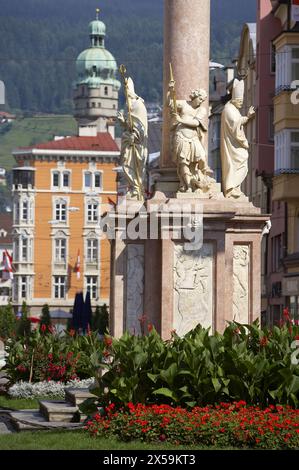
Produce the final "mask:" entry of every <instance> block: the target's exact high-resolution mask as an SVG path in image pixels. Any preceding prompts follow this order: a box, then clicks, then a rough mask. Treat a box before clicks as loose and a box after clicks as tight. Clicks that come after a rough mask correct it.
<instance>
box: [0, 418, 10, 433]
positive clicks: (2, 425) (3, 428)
mask: <svg viewBox="0 0 299 470" xmlns="http://www.w3.org/2000/svg"><path fill="white" fill-rule="evenodd" d="M11 432H12V431H11V429H10V427H9V425H8V424H7V423H6V422H4V421H2V420H1V419H0V435H1V434H10V433H11Z"/></svg>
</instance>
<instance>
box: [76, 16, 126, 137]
mask: <svg viewBox="0 0 299 470" xmlns="http://www.w3.org/2000/svg"><path fill="white" fill-rule="evenodd" d="M89 36H90V47H89V49H86V50H85V51H83V52H81V54H79V56H78V58H77V62H76V68H77V80H76V83H75V90H74V104H75V112H74V115H75V118H76V119H77V121H78V124H79V135H81V136H84V135H85V136H88V135H96V133H97V132H107V131H109V132H110V134H111V135H112V137H113V138H114V126H115V118H116V115H117V110H118V92H119V89H120V82H119V81H118V80H117V78H116V75H117V63H116V61H115V58H114V57H113V55H112V54H111V53H110V52H109V51H107V49H105V36H106V26H105V24H104V23H103V22H102V21H100V20H99V10H98V9H97V13H96V19H95V20H94V21H92V22H91V23H90V24H89Z"/></svg>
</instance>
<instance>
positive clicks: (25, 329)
mask: <svg viewBox="0 0 299 470" xmlns="http://www.w3.org/2000/svg"><path fill="white" fill-rule="evenodd" d="M30 329H31V324H30V320H29V319H28V307H27V305H26V302H25V301H24V302H23V304H22V316H21V318H20V319H19V320H18V323H17V336H18V337H19V338H22V337H24V336H29V335H30Z"/></svg>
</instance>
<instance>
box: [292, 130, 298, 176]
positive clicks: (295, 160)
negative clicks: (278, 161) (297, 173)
mask: <svg viewBox="0 0 299 470" xmlns="http://www.w3.org/2000/svg"><path fill="white" fill-rule="evenodd" d="M291 169H292V170H299V132H295V131H294V132H291Z"/></svg>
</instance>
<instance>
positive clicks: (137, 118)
mask: <svg viewBox="0 0 299 470" xmlns="http://www.w3.org/2000/svg"><path fill="white" fill-rule="evenodd" d="M120 73H121V75H122V78H123V82H124V89H125V95H126V104H127V117H125V116H124V114H123V113H121V112H119V113H118V114H117V117H118V120H119V121H120V124H121V125H122V127H123V129H124V131H123V134H122V139H121V158H122V167H123V171H124V174H125V177H126V180H127V182H128V187H129V190H128V193H127V194H128V195H129V197H131V198H133V199H137V200H139V201H142V200H143V199H144V178H145V169H146V160H147V153H148V151H147V138H148V122H147V111H146V107H145V105H144V101H143V99H142V98H140V96H138V95H136V93H135V89H134V83H133V80H132V79H131V78H126V77H125V73H126V69H125V67H124V66H123V65H121V66H120Z"/></svg>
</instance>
